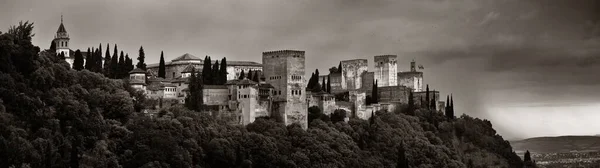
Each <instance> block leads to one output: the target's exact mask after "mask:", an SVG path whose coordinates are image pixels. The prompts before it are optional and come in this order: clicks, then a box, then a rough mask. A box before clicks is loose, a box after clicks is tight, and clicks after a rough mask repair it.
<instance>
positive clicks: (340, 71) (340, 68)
mask: <svg viewBox="0 0 600 168" xmlns="http://www.w3.org/2000/svg"><path fill="white" fill-rule="evenodd" d="M337 70H338V73H342V62H340V64H339V65H338V68H337Z"/></svg>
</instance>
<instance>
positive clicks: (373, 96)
mask: <svg viewBox="0 0 600 168" xmlns="http://www.w3.org/2000/svg"><path fill="white" fill-rule="evenodd" d="M377 92H378V90H377V80H373V89H371V100H372V102H373V104H377V103H379V93H377Z"/></svg>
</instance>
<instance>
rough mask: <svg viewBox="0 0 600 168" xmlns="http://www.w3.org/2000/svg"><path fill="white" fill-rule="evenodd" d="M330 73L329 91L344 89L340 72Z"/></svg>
mask: <svg viewBox="0 0 600 168" xmlns="http://www.w3.org/2000/svg"><path fill="white" fill-rule="evenodd" d="M329 75H330V78H329V79H330V80H331V82H330V84H331V93H341V92H344V91H346V90H345V89H342V73H332V74H329Z"/></svg>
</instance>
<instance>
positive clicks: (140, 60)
mask: <svg viewBox="0 0 600 168" xmlns="http://www.w3.org/2000/svg"><path fill="white" fill-rule="evenodd" d="M144 59H146V54H144V47H142V46H140V51H139V56H138V58H137V60H138V63H137V65H136V67H137V68H140V69H142V70H144V71H145V70H146V63H145V62H144Z"/></svg>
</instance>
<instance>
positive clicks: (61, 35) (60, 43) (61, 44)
mask: <svg viewBox="0 0 600 168" xmlns="http://www.w3.org/2000/svg"><path fill="white" fill-rule="evenodd" d="M69 40H70V38H69V34H67V30H66V29H65V25H63V17H62V15H60V26H59V27H58V30H57V31H56V35H55V36H54V40H53V41H54V44H55V45H56V54H60V53H63V54H64V55H65V61H67V62H68V63H69V64H70V65H73V58H72V57H71V55H70V53H69V52H70V51H71V50H70V49H69Z"/></svg>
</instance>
